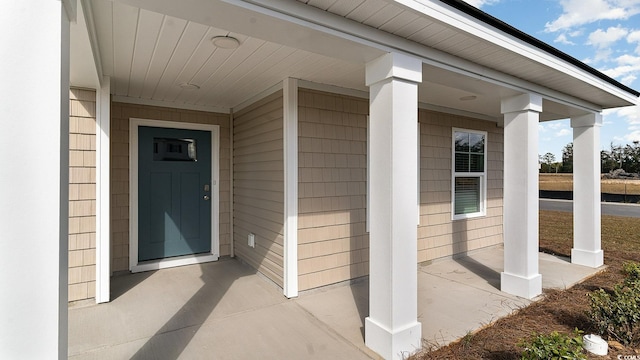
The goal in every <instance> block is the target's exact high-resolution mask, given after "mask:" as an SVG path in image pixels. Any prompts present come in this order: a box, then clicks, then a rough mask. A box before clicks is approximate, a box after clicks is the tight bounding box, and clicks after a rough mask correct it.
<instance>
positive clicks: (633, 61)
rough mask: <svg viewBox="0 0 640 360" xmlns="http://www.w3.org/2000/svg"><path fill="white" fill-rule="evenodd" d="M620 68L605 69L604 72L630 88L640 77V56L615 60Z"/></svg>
mask: <svg viewBox="0 0 640 360" xmlns="http://www.w3.org/2000/svg"><path fill="white" fill-rule="evenodd" d="M614 60H615V62H616V63H617V65H618V66H615V67H612V68H608V69H603V70H602V72H603V73H605V74H607V76H610V77H612V78H615V79H620V81H621V82H622V83H623V84H625V85H628V86H631V84H633V82H634V81H635V80H636V79H637V78H638V76H640V56H633V55H629V54H625V55H621V56H619V57H617V58H616V59H614Z"/></svg>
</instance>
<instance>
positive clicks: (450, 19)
mask: <svg viewBox="0 0 640 360" xmlns="http://www.w3.org/2000/svg"><path fill="white" fill-rule="evenodd" d="M385 1H387V2H389V3H396V4H400V5H402V6H403V7H405V8H406V9H410V10H413V11H414V12H418V13H420V14H422V15H426V16H429V17H431V18H433V19H435V20H437V21H439V22H441V23H443V24H447V25H449V26H452V27H455V28H457V29H459V30H462V31H464V32H466V33H467V34H469V35H471V36H474V37H477V38H480V39H483V40H485V41H487V42H490V43H492V44H495V45H497V46H500V47H502V48H504V49H506V50H508V51H511V52H514V53H517V54H520V55H522V56H524V57H526V58H528V59H531V60H533V61H535V62H538V63H540V64H542V65H545V66H548V67H550V68H552V69H555V70H558V71H560V72H563V73H565V74H568V75H570V76H572V77H574V78H576V79H578V80H580V81H583V82H585V83H587V84H589V85H592V86H594V87H597V88H600V89H602V90H604V91H606V92H608V93H610V94H612V95H615V96H617V97H619V98H621V99H624V100H626V101H629V102H631V103H633V101H634V100H633V99H634V98H635V96H634V95H633V94H630V93H628V92H626V91H623V90H622V89H619V88H617V87H615V86H614V85H613V84H610V83H607V82H605V81H602V80H601V79H598V78H597V77H595V76H593V75H592V74H589V73H588V72H586V71H584V70H582V69H580V68H577V67H575V66H573V65H572V64H570V63H568V62H566V61H564V60H562V59H560V58H558V57H556V56H553V55H551V54H549V53H547V52H545V51H542V50H540V49H538V48H536V47H534V46H532V45H530V44H527V43H526V42H524V41H522V40H520V39H516V38H514V37H512V36H510V35H508V34H506V33H504V32H502V31H499V30H497V29H495V28H494V27H493V26H491V25H488V24H486V23H484V22H482V21H479V20H477V19H475V18H473V17H471V16H469V15H467V14H465V13H462V12H458V11H457V10H454V9H451V8H449V7H447V6H446V5H444V4H442V3H440V2H438V1H431V0H385Z"/></svg>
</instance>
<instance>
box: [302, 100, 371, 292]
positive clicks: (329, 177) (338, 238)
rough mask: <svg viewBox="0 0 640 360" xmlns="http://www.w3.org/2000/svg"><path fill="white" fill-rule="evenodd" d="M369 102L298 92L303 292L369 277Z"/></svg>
mask: <svg viewBox="0 0 640 360" xmlns="http://www.w3.org/2000/svg"><path fill="white" fill-rule="evenodd" d="M368 108H369V102H368V100H366V99H358V98H353V97H347V96H342V95H335V94H329V93H323V92H318V91H312V90H304V89H301V90H300V96H299V113H298V121H299V124H298V132H299V133H298V136H299V149H298V164H299V173H298V177H299V188H298V191H299V194H298V197H299V208H298V211H299V215H298V271H299V283H298V284H299V288H300V290H307V289H310V288H315V287H318V286H323V285H327V284H332V283H336V282H340V281H344V280H348V279H353V278H357V277H360V276H364V275H367V274H368V272H369V236H368V234H367V233H366V231H365V225H366V224H365V220H366V190H367V189H366V180H367V171H366V166H367V157H366V151H367V128H366V127H367V113H368Z"/></svg>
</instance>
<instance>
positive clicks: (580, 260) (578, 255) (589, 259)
mask: <svg viewBox="0 0 640 360" xmlns="http://www.w3.org/2000/svg"><path fill="white" fill-rule="evenodd" d="M571 263H572V264H576V265H582V266H588V267H592V268H599V267H600V266H602V265H604V252H603V251H602V250H598V251H588V250H580V249H571Z"/></svg>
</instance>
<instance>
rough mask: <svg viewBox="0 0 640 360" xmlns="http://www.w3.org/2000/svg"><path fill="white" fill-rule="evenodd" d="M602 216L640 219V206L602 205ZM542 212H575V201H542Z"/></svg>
mask: <svg viewBox="0 0 640 360" xmlns="http://www.w3.org/2000/svg"><path fill="white" fill-rule="evenodd" d="M601 209H602V215H615V216H626V217H635V218H640V205H637V204H621V203H602V207H601ZM540 210H554V211H573V201H571V200H552V199H540Z"/></svg>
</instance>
